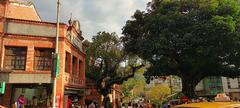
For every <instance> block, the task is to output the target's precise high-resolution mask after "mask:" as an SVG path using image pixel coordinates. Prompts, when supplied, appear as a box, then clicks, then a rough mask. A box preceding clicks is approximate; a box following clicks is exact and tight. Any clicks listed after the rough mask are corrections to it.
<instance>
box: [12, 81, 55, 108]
mask: <svg viewBox="0 0 240 108" xmlns="http://www.w3.org/2000/svg"><path fill="white" fill-rule="evenodd" d="M21 95H23V96H24V105H25V108H39V107H42V108H47V107H50V105H51V84H12V98H11V103H13V104H14V105H15V104H16V102H17V101H18V98H19V96H21Z"/></svg>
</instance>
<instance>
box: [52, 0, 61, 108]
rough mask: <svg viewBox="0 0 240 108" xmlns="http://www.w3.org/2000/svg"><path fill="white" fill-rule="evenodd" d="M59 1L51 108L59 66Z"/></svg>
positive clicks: (54, 97)
mask: <svg viewBox="0 0 240 108" xmlns="http://www.w3.org/2000/svg"><path fill="white" fill-rule="evenodd" d="M59 7H60V0H57V27H56V42H55V54H54V55H56V58H55V59H56V62H53V63H54V65H53V66H54V67H53V68H55V71H53V72H54V73H55V75H53V76H52V78H53V89H52V90H53V91H52V108H56V103H55V102H56V88H57V87H56V86H57V71H59V70H58V69H57V68H59V67H58V65H57V64H59V55H58V37H59V11H60V8H59Z"/></svg>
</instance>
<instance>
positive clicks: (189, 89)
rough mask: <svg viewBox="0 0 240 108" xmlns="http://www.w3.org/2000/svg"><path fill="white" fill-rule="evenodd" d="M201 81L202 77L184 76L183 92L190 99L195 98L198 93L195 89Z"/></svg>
mask: <svg viewBox="0 0 240 108" xmlns="http://www.w3.org/2000/svg"><path fill="white" fill-rule="evenodd" d="M199 81H200V79H199V78H196V77H190V76H186V77H182V92H183V94H184V95H185V96H187V97H188V98H190V99H192V98H195V97H196V94H195V91H194V90H195V87H196V85H197V84H198V82H199Z"/></svg>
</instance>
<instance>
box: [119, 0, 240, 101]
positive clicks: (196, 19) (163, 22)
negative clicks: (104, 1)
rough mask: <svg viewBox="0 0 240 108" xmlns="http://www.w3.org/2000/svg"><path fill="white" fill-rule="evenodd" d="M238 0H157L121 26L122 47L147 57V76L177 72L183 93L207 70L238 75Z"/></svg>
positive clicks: (129, 51)
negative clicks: (148, 63)
mask: <svg viewBox="0 0 240 108" xmlns="http://www.w3.org/2000/svg"><path fill="white" fill-rule="evenodd" d="M239 19H240V5H239V2H238V1H237V0H156V1H155V2H154V3H149V6H148V8H147V11H145V12H141V11H139V10H137V11H136V12H135V14H134V15H133V16H132V20H128V21H127V23H126V25H125V26H124V28H123V34H124V37H123V38H122V39H123V45H124V48H125V51H127V52H128V53H133V54H136V55H138V56H139V57H140V58H142V59H144V60H146V61H148V62H150V63H151V67H150V68H148V70H147V72H146V73H145V77H146V78H147V79H148V80H149V79H150V78H151V76H168V75H177V76H179V77H181V78H182V82H183V93H184V94H186V95H188V96H189V97H193V96H194V91H193V90H194V89H193V88H194V87H195V86H196V84H197V83H198V82H199V81H200V80H201V79H203V78H204V77H206V76H227V77H236V76H239V75H240V62H239V59H240V53H239V51H240V34H239V27H240V23H239Z"/></svg>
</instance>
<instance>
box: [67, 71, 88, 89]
mask: <svg viewBox="0 0 240 108" xmlns="http://www.w3.org/2000/svg"><path fill="white" fill-rule="evenodd" d="M64 79H65V84H66V85H70V86H84V80H83V79H80V78H77V77H75V76H71V75H69V74H68V73H65V76H64Z"/></svg>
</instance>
